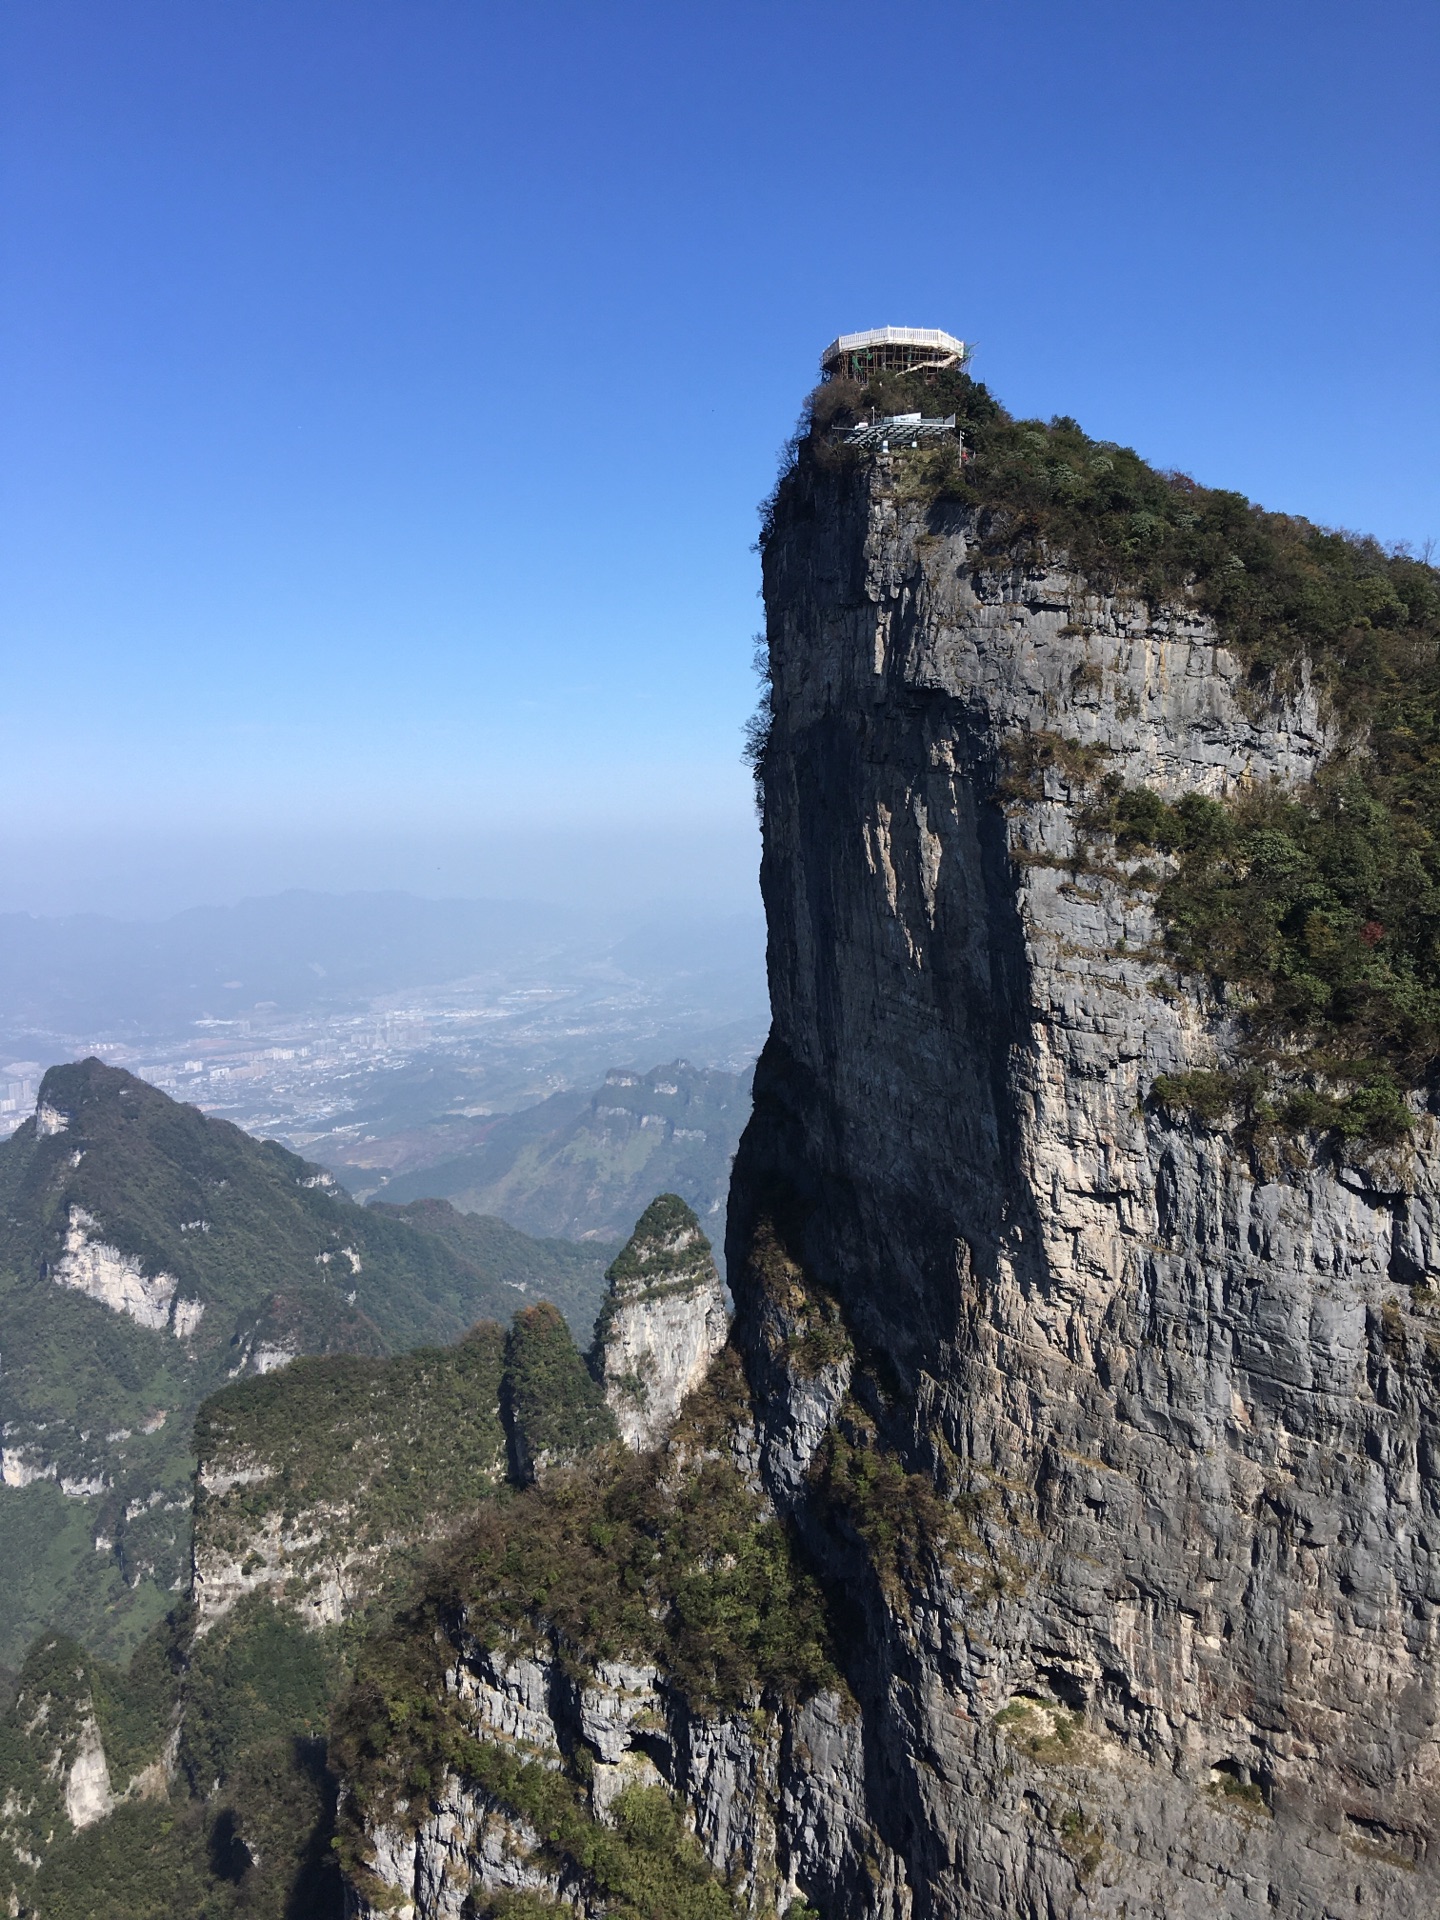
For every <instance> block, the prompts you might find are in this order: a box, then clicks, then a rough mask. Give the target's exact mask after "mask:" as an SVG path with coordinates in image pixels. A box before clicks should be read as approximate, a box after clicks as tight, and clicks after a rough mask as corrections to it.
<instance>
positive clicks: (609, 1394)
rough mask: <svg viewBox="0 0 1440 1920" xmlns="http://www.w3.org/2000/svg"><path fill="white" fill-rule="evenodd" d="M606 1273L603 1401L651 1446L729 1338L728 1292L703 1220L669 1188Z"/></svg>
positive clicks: (624, 1427)
mask: <svg viewBox="0 0 1440 1920" xmlns="http://www.w3.org/2000/svg"><path fill="white" fill-rule="evenodd" d="M606 1277H607V1279H608V1281H609V1291H608V1293H607V1294H606V1296H605V1301H604V1305H603V1306H602V1307H601V1310H600V1320H599V1324H598V1326H597V1329H596V1357H597V1361H598V1371H599V1373H600V1377H601V1379H602V1381H603V1383H604V1387H605V1398H606V1400H607V1402H608V1403H609V1406H610V1410H611V1412H612V1413H613V1414H614V1415H615V1422H616V1425H617V1426H618V1427H619V1429H620V1437H621V1439H622V1440H623V1441H624V1442H625V1444H626V1445H627V1446H629V1447H652V1446H654V1445H655V1443H656V1442H657V1441H658V1440H659V1439H660V1437H661V1435H662V1434H663V1433H664V1432H665V1430H666V1429H667V1427H669V1425H670V1424H671V1422H672V1421H673V1420H674V1418H675V1416H676V1414H677V1413H679V1411H680V1404H681V1402H682V1401H683V1400H684V1398H685V1396H686V1394H688V1393H690V1392H691V1391H692V1390H693V1389H694V1388H695V1387H698V1386H699V1384H700V1382H701V1381H702V1380H703V1379H704V1377H705V1372H706V1369H707V1368H708V1367H709V1365H710V1362H711V1361H712V1360H713V1359H714V1357H715V1355H716V1354H717V1353H718V1352H719V1351H720V1349H721V1347H722V1346H724V1344H725V1333H726V1328H727V1326H728V1324H729V1315H728V1314H727V1313H726V1310H725V1292H724V1289H723V1287H722V1286H721V1285H720V1276H719V1274H718V1273H717V1272H716V1271H715V1260H714V1256H713V1255H712V1253H711V1251H710V1242H709V1241H708V1240H707V1239H706V1238H705V1235H704V1234H703V1233H702V1232H701V1231H700V1222H699V1221H698V1220H697V1219H696V1218H695V1215H694V1214H693V1213H692V1212H691V1210H690V1208H689V1207H687V1206H686V1204H685V1202H684V1201H683V1200H682V1199H680V1197H679V1195H678V1194H673V1193H662V1194H661V1195H660V1196H659V1197H658V1199H655V1200H652V1201H651V1203H650V1205H649V1206H648V1207H647V1208H646V1209H645V1211H644V1213H643V1214H641V1216H640V1219H639V1221H638V1222H637V1223H636V1227H635V1231H634V1233H632V1234H631V1236H630V1238H629V1240H627V1241H626V1243H625V1245H624V1247H623V1248H622V1249H621V1251H620V1253H619V1255H618V1257H617V1258H616V1259H615V1261H614V1262H613V1264H612V1265H611V1267H610V1270H609V1273H608V1275H607V1276H606Z"/></svg>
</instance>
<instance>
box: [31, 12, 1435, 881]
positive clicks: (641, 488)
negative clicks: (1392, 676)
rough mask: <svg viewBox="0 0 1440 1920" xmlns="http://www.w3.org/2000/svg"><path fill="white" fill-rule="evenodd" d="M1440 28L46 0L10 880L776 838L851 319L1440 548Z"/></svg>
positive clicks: (1112, 428)
mask: <svg viewBox="0 0 1440 1920" xmlns="http://www.w3.org/2000/svg"><path fill="white" fill-rule="evenodd" d="M1437 51H1440V10H1437V9H1436V8H1435V6H1434V5H1433V4H1387V3H1386V0H1370V4H1364V5H1361V4H1358V3H1356V4H1334V0H1304V3H1303V4H1287V3H1284V0H1280V3H1271V0H1248V3H1247V4H1244V5H1238V4H1232V3H1231V0H1203V3H1202V0H1165V3H1162V4H1158V5H1157V4H1156V3H1155V0H1145V3H1144V4H1107V3H1106V0H1084V4H1081V0H1068V3H1066V4H1061V3H1060V0H1049V3H1042V0H1034V3H1031V4H1026V3H1025V0H1018V3H1012V4H1005V5H996V4H983V5H982V4H973V3H971V0H964V3H956V4H904V0H900V3H898V4H897V3H896V0H890V4H887V5H883V6H878V5H875V4H873V0H872V4H869V5H863V6H862V5H857V4H852V3H851V0H828V3H827V4H824V5H815V4H787V0H763V3H760V4H751V3H750V0H725V3H724V4H723V5H721V4H709V3H708V0H682V4H675V0H670V3H669V4H666V5H661V4H653V5H652V4H635V3H627V0H606V3H605V4H603V5H602V4H598V0H597V3H595V4H566V3H565V0H554V3H552V0H531V3H530V4H526V5H521V6H515V5H513V4H512V5H503V6H502V5H499V4H486V3H484V0H125V4H123V5H116V4H115V0H4V4H3V6H0V88H3V94H0V167H3V176H0V195H3V203H0V487H3V499H0V623H3V626H0V644H3V649H4V674H3V734H0V768H3V794H4V805H3V816H0V818H3V829H0V832H3V836H4V846H3V848H0V907H8V906H29V907H33V908H35V909H37V910H41V909H46V910H48V909H53V908H55V907H59V906H72V905H80V904H94V905H97V906H108V907H112V908H113V907H116V906H121V907H124V906H127V905H128V906H132V907H133V908H135V910H144V909H150V908H153V907H155V906H157V905H160V904H165V905H182V904H186V903H188V902H189V901H191V900H197V901H198V900H203V899H222V898H226V897H230V896H231V895H233V893H234V892H236V891H238V890H239V889H240V888H242V887H247V888H250V889H256V888H266V887H269V886H280V885H286V884H295V883H305V882H308V883H311V884H316V885H322V886H324V885H348V886H355V885H366V884H383V885H397V884H398V885H402V886H403V885H410V886H414V887H416V888H417V889H420V890H424V891H462V892H463V891H481V890H484V889H485V888H488V887H494V886H497V885H500V886H504V887H505V888H507V889H508V890H512V891H522V892H529V893H532V894H536V893H539V894H544V893H550V894H554V893H556V892H563V891H565V890H566V889H568V888H570V887H576V886H585V885H588V886H590V887H591V888H592V890H595V889H598V890H600V891H606V890H609V889H615V890H618V891H619V892H621V893H625V892H627V890H628V892H630V893H633V894H636V895H640V894H644V893H645V892H647V891H648V892H659V893H664V892H666V891H676V890H678V891H680V892H685V891H687V890H688V891H691V892H697V891H706V890H713V891H714V892H715V894H716V895H717V897H718V896H722V895H723V896H724V898H725V899H726V900H727V901H730V900H738V899H743V898H745V897H747V895H748V889H749V887H750V885H751V880H750V875H751V872H752V869H753V864H754V839H753V820H752V817H751V811H750V800H749V793H748V783H747V780H746V777H745V775H744V771H743V769H742V768H741V767H740V765H739V759H738V754H739V744H740V729H741V725H742V722H743V720H744V717H745V715H746V713H747V712H748V711H749V708H750V707H751V705H752V704H753V698H754V685H753V680H752V677H751V670H750V657H751V636H752V634H753V632H754V630H755V629H756V627H757V626H758V625H759V622H760V609H759V604H758V601H757V599H756V589H757V585H758V578H757V562H756V558H755V555H754V554H753V552H752V551H751V545H752V542H753V540H754V537H755V524H756V523H755V506H756V503H757V501H758V500H759V499H760V497H761V496H762V495H763V494H764V493H765V491H766V490H767V488H768V486H769V485H770V482H771V480H772V477H773V474H774V469H775V459H776V450H777V448H778V446H779V444H780V443H781V441H782V440H783V439H784V437H785V435H786V434H787V432H788V431H789V430H790V427H791V426H792V424H793V421H794V418H795V414H796V411H797V409H798V406H799V403H800V401H801V399H802V397H803V395H804V393H805V392H806V390H807V389H808V387H809V386H810V385H811V384H812V383H813V380H814V377H815V367H816V360H817V356H818V354H819V351H820V349H821V348H822V347H823V346H824V344H825V343H826V341H827V340H829V339H830V338H831V337H832V336H833V335H834V334H835V333H837V332H839V331H841V330H849V329H851V328H858V327H866V326H873V325H881V324H885V323H887V322H895V323H901V324H908V325H920V326H943V327H947V328H949V329H951V330H952V331H954V332H957V333H960V334H962V335H964V336H965V337H966V338H967V339H975V340H977V341H978V342H979V343H980V350H979V353H978V356H977V360H976V371H977V372H978V373H979V375H980V376H981V377H982V378H983V379H985V380H986V381H987V382H988V383H989V384H990V385H991V387H992V389H993V390H994V391H995V392H996V393H997V394H998V395H999V397H1000V398H1001V399H1003V400H1004V401H1005V402H1006V404H1007V405H1009V406H1010V407H1011V408H1012V409H1013V410H1014V411H1016V412H1020V413H1027V414H1040V415H1049V414H1052V413H1056V412H1063V413H1070V414H1074V415H1075V416H1076V417H1077V418H1079V420H1080V421H1081V422H1082V424H1084V425H1085V426H1086V427H1087V428H1088V429H1089V430H1090V431H1091V432H1093V433H1096V434H1099V435H1101V436H1103V437H1106V438H1111V439H1116V440H1121V441H1124V442H1127V443H1129V444H1132V445H1134V446H1136V447H1138V448H1139V449H1140V451H1141V452H1142V453H1144V454H1145V455H1146V456H1147V457H1149V458H1150V459H1152V460H1155V461H1157V462H1159V463H1161V464H1163V465H1173V466H1179V467H1183V468H1184V469H1186V470H1187V471H1189V472H1191V473H1193V474H1194V475H1195V476H1196V477H1197V478H1198V479H1200V480H1202V481H1206V482H1210V483H1214V484H1220V485H1226V486H1235V487H1239V488H1242V489H1243V490H1245V491H1246V492H1248V493H1250V494H1252V495H1253V496H1254V497H1256V498H1258V499H1260V500H1262V501H1263V502H1264V503H1265V504H1266V505H1267V506H1273V507H1283V508H1286V509H1289V510H1293V511H1298V512H1301V513H1305V514H1308V515H1311V516H1312V517H1314V518H1316V519H1318V520H1321V521H1324V522H1327V523H1330V524H1339V525H1345V526H1349V527H1354V528H1359V529H1364V530H1367V531H1373V532H1375V533H1377V534H1378V535H1380V536H1381V537H1382V538H1383V539H1385V540H1399V539H1402V538H1403V539H1408V540H1410V541H1412V542H1415V543H1416V544H1419V543H1422V542H1423V541H1424V540H1425V539H1426V538H1427V537H1429V536H1430V535H1432V534H1435V535H1440V481H1437V456H1436V444H1437V431H1436V429H1437V405H1436V401H1437V344H1440V342H1437V306H1440V302H1437V277H1440V275H1437V187H1440V165H1437V158H1440V151H1437V150H1440V115H1437V110H1436V99H1437V80H1440V60H1437Z"/></svg>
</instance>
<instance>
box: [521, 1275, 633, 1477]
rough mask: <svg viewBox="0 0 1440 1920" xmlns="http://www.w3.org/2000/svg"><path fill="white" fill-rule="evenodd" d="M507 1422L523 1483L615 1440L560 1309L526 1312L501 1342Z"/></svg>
mask: <svg viewBox="0 0 1440 1920" xmlns="http://www.w3.org/2000/svg"><path fill="white" fill-rule="evenodd" d="M504 1395H505V1399H504V1406H505V1418H506V1422H507V1424H508V1426H509V1429H510V1443H511V1451H512V1456H513V1463H514V1466H515V1470H516V1473H517V1474H518V1476H519V1477H520V1479H521V1480H531V1479H533V1478H534V1477H535V1475H536V1473H537V1472H539V1471H541V1470H542V1469H543V1468H545V1467H547V1466H551V1465H556V1466H560V1465H566V1464H568V1463H569V1462H570V1461H572V1460H575V1459H577V1458H578V1457H579V1455H580V1454H582V1453H584V1452H586V1451H587V1450H588V1449H589V1448H591V1447H596V1446H601V1445H603V1444H604V1443H605V1442H606V1441H607V1440H614V1439H616V1438H617V1437H618V1436H617V1432H616V1427H615V1416H614V1414H613V1413H611V1411H610V1409H609V1407H608V1406H607V1405H606V1404H605V1395H604V1393H603V1392H602V1391H601V1389H600V1387H599V1386H598V1385H597V1384H596V1382H595V1380H594V1378H593V1377H592V1375H591V1373H590V1371H589V1369H588V1368H587V1367H586V1365H585V1362H584V1360H583V1359H582V1358H581V1355H580V1349H579V1348H578V1347H577V1346H576V1344H575V1336H574V1334H572V1333H571V1331H570V1329H569V1327H568V1326H567V1325H566V1324H565V1320H564V1317H563V1315H562V1314H561V1312H560V1310H559V1308H558V1307H552V1306H551V1304H550V1302H549V1301H548V1300H542V1301H541V1302H540V1303H539V1304H538V1305H537V1306H533V1307H524V1308H522V1309H521V1311H520V1312H519V1313H517V1314H516V1316H515V1318H514V1321H513V1322H512V1323H511V1327H510V1333H509V1336H508V1338H507V1340H506V1343H505V1382H504Z"/></svg>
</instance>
